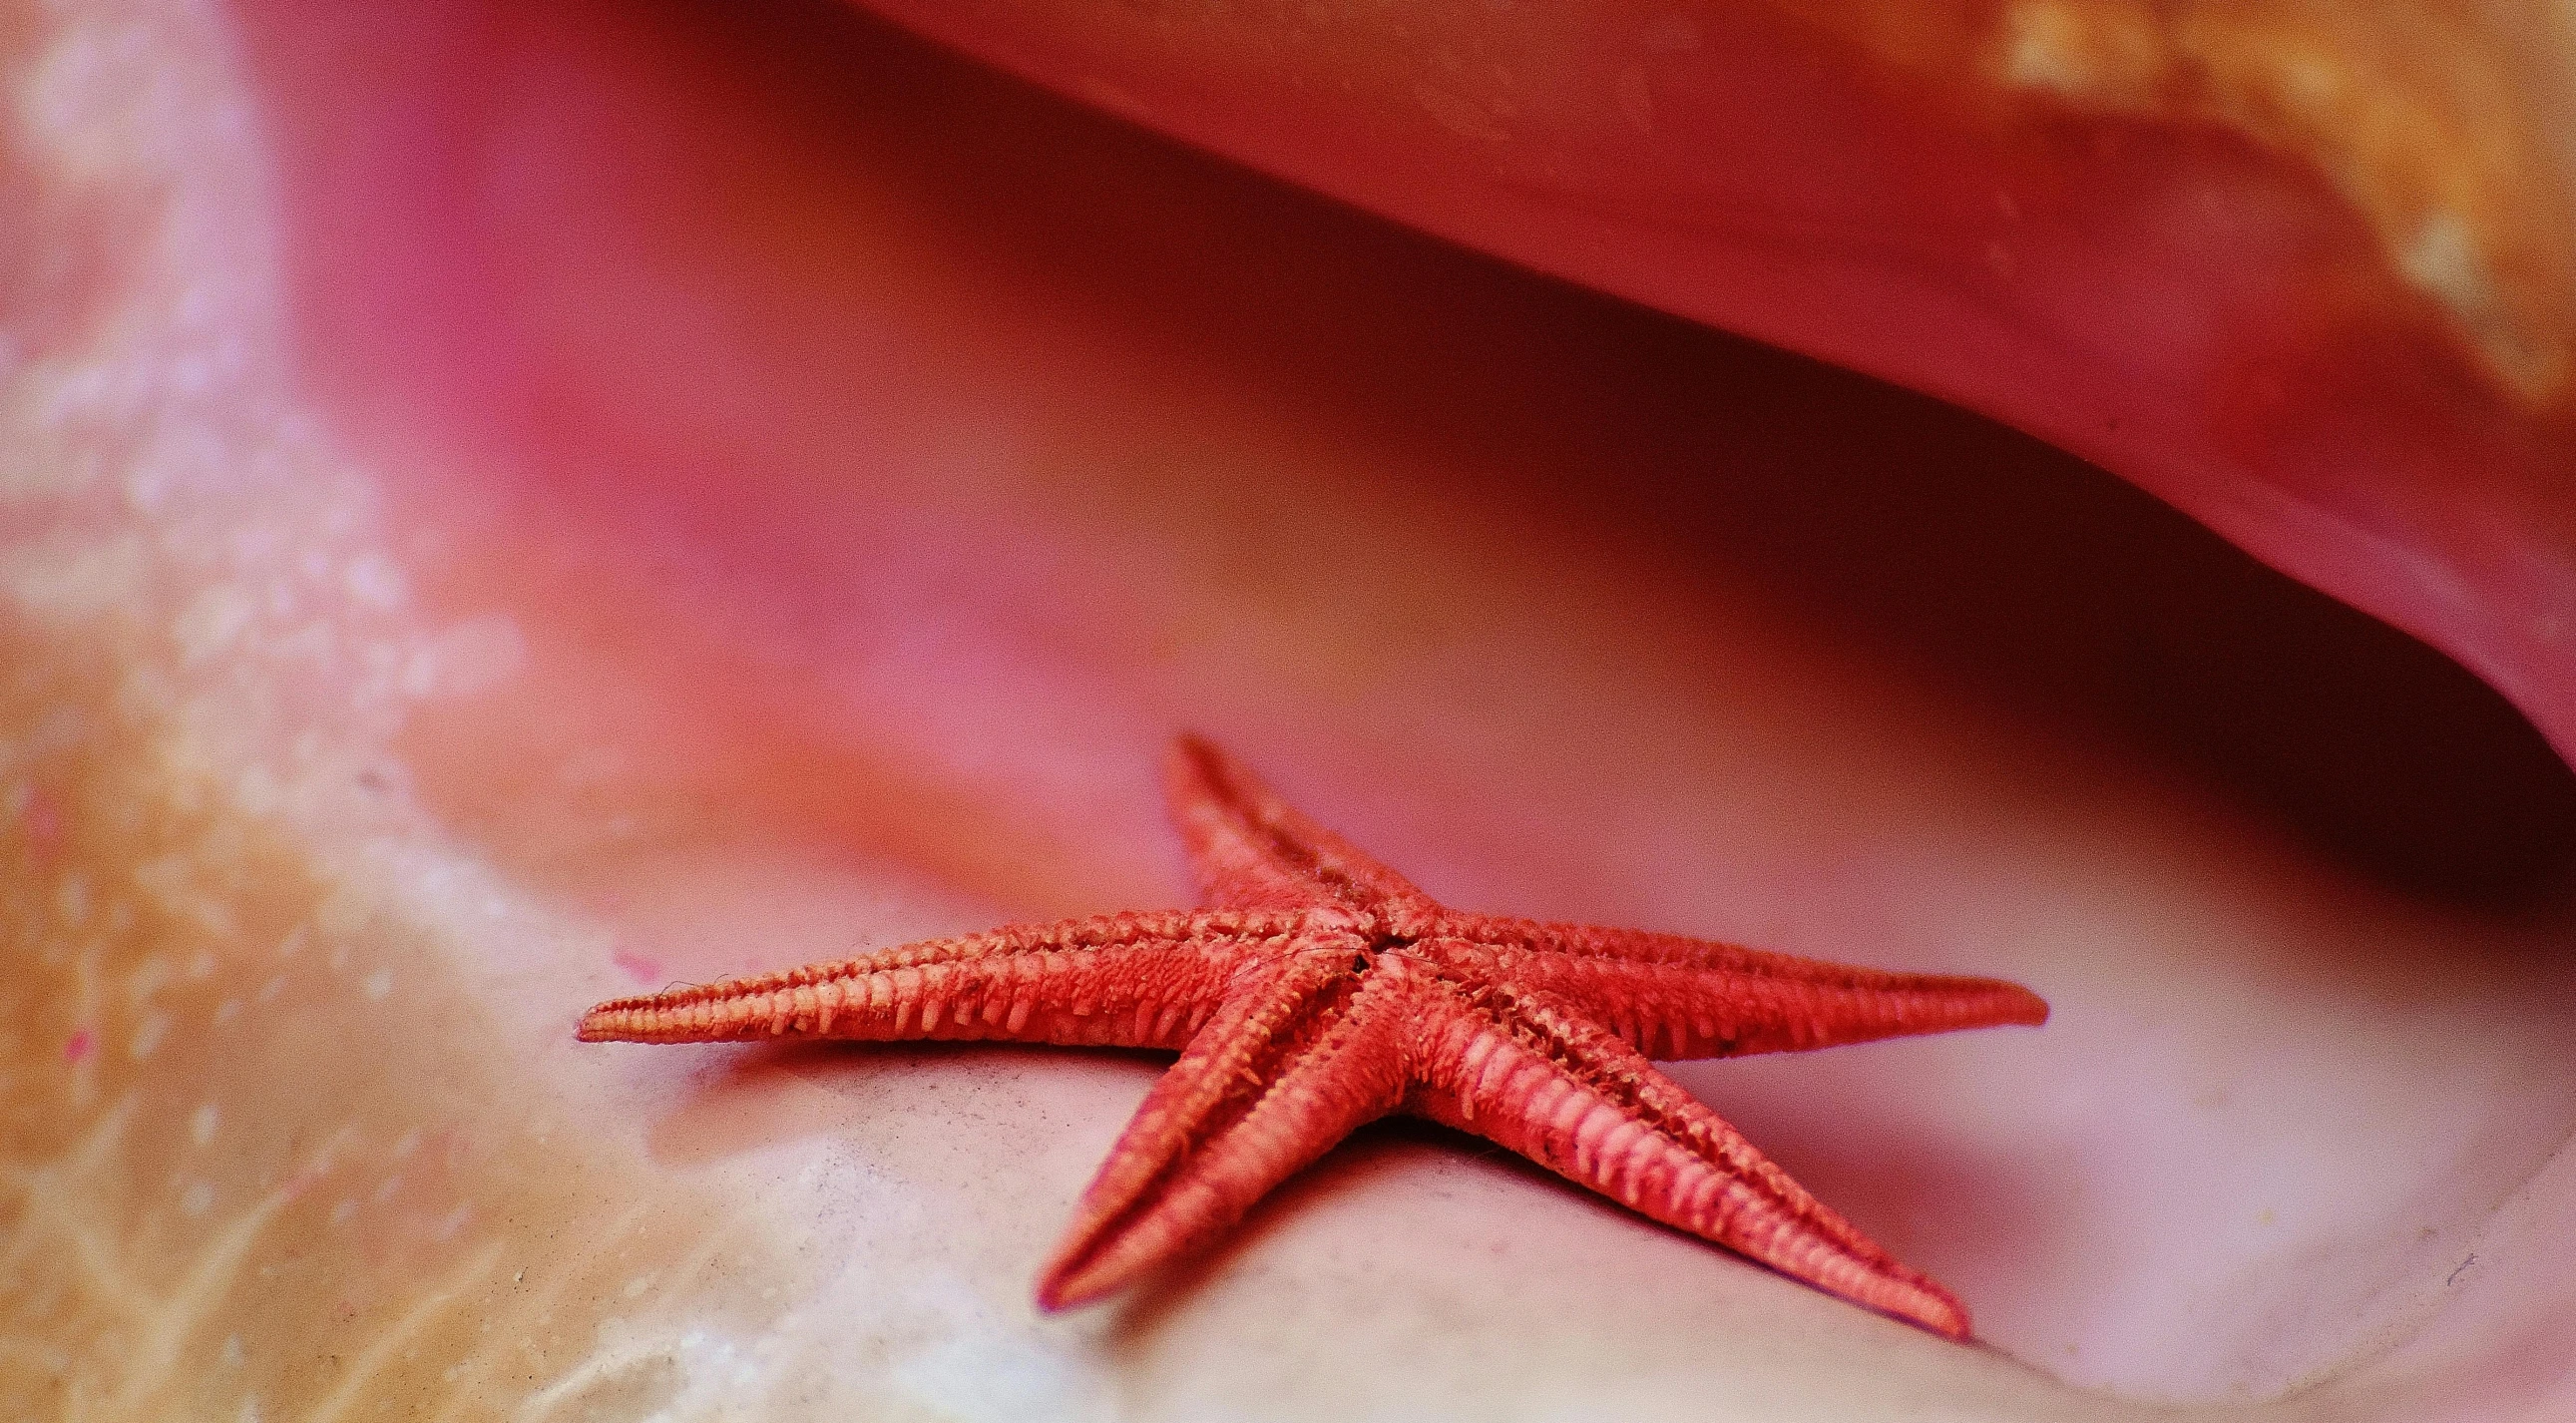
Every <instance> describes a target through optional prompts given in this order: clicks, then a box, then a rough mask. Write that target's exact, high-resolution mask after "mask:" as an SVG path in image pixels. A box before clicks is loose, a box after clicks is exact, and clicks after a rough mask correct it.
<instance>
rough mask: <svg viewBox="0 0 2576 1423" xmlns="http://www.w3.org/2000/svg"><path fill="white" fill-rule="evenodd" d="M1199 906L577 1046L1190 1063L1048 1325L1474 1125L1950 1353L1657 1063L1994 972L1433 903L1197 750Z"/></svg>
mask: <svg viewBox="0 0 2576 1423" xmlns="http://www.w3.org/2000/svg"><path fill="white" fill-rule="evenodd" d="M1167 788H1168V793H1169V796H1170V800H1171V808H1172V816H1173V819H1174V821H1175V822H1176V823H1177V824H1178V826H1179V828H1180V831H1181V834H1182V837H1183V839H1184V840H1185V842H1186V843H1187V846H1188V849H1189V856H1190V863H1191V866H1192V868H1193V870H1194V871H1195V873H1196V875H1197V878H1198V881H1199V888H1200V892H1201V894H1202V896H1203V897H1204V898H1205V899H1206V900H1207V902H1208V905H1209V907H1208V908H1206V909H1204V910H1201V911H1199V912H1197V913H1183V912H1177V911H1166V912H1148V913H1127V914H1113V915H1106V916H1101V917H1096V918H1089V919H1076V920H1068V921H1065V922H1062V923H1056V924H1047V925H1031V926H1019V927H1013V928H1006V929H1000V930H996V931H994V932H992V933H988V934H977V935H970V936H967V937H964V938H956V939H943V940H936V941H932V942H928V943H920V944H909V945H905V946H903V947H901V948H895V949H888V950H885V951H883V952H880V953H875V954H868V955H863V956H861V957H859V958H855V959H851V960H848V961H846V962H843V963H835V964H822V965H814V966H809V967H806V968H799V969H794V970H791V971H788V972H785V973H779V974H771V975H767V976H764V977H759V978H748V979H737V980H732V981H729V982H724V983H717V984H712V985H708V986H704V987H691V988H682V989H675V990H671V991H668V992H664V993H658V994H651V995H647V996H642V997H635V998H622V999H618V1000H616V1001H614V1002H609V1003H604V1004H601V1005H600V1006H598V1007H596V1008H594V1009H592V1010H591V1011H590V1012H589V1013H588V1014H587V1015H585V1016H584V1018H583V1019H582V1023H581V1030H580V1031H581V1036H582V1038H583V1039H585V1040H587V1041H594V1042H596V1041H632V1042H653V1043H671V1042H703V1041H725V1040H735V1039H745V1038H762V1037H782V1036H788V1035H794V1036H800V1037H833V1038H853V1039H860V1040H864V1041H876V1042H884V1041H895V1040H903V1039H918V1038H939V1039H970V1038H1000V1039H1007V1040H1011V1041H1017V1042H1043V1043H1059V1044H1068V1045H1100V1046H1115V1047H1131V1048H1163V1049H1177V1050H1178V1051H1179V1052H1180V1054H1181V1056H1180V1060H1179V1061H1178V1062H1177V1063H1175V1064H1174V1065H1173V1067H1172V1070H1171V1071H1170V1072H1169V1073H1167V1074H1165V1076H1164V1077H1163V1079H1162V1080H1161V1081H1160V1082H1159V1083H1157V1084H1156V1085H1155V1087H1154V1090H1153V1092H1152V1093H1151V1094H1150V1095H1149V1096H1147V1098H1146V1099H1145V1103H1144V1105H1143V1106H1142V1107H1140V1108H1139V1109H1138V1110H1137V1113H1136V1117H1135V1119H1134V1120H1133V1121H1132V1122H1130V1123H1129V1124H1128V1127H1127V1130H1126V1132H1125V1133H1124V1134H1123V1135H1122V1136H1121V1137H1120V1138H1119V1141H1118V1144H1117V1146H1116V1147H1115V1148H1114V1149H1113V1150H1112V1151H1111V1152H1110V1155H1109V1159H1108V1161H1107V1162H1106V1163H1104V1164H1103V1165H1102V1167H1101V1169H1100V1174H1099V1175H1098V1176H1097V1177H1095V1178H1094V1179H1093V1180H1092V1183H1091V1185H1090V1187H1089V1189H1087V1190H1086V1191H1085V1192H1084V1193H1083V1197H1082V1202H1081V1204H1080V1206H1079V1207H1078V1208H1077V1209H1076V1211H1075V1216H1074V1222H1073V1226H1072V1228H1071V1229H1070V1230H1069V1231H1068V1232H1067V1233H1066V1235H1065V1238H1064V1241H1063V1243H1062V1244H1061V1245H1059V1246H1058V1247H1057V1249H1056V1252H1055V1255H1054V1257H1053V1258H1052V1259H1051V1260H1050V1261H1049V1262H1048V1263H1047V1265H1046V1268H1045V1270H1044V1272H1043V1273H1042V1274H1041V1276H1040V1278H1039V1282H1038V1301H1039V1303H1040V1304H1042V1305H1044V1306H1045V1307H1047V1308H1050V1309H1054V1308H1061V1307H1063V1306H1066V1305H1073V1304H1080V1303H1084V1302H1086V1301H1090V1300H1094V1299H1097V1298H1100V1297H1101V1296H1103V1295H1106V1294H1109V1293H1111V1292H1113V1291H1115V1290H1117V1289H1119V1288H1121V1287H1122V1286H1125V1285H1127V1284H1129V1283H1132V1282H1133V1281H1135V1280H1136V1279H1137V1278H1138V1277H1139V1276H1141V1275H1143V1274H1145V1273H1147V1272H1149V1271H1151V1270H1153V1269H1155V1268H1157V1267H1158V1266H1161V1265H1163V1264H1166V1263H1168V1262H1170V1261H1172V1260H1174V1259H1176V1258H1178V1257H1180V1256H1182V1255H1185V1254H1188V1253H1190V1252H1192V1251H1194V1250H1197V1249H1199V1248H1200V1247H1202V1246H1204V1245H1206V1244H1207V1243H1208V1242H1209V1241H1211V1240H1213V1239H1214V1238H1215V1237H1216V1236H1218V1235H1219V1234H1221V1233H1223V1232H1224V1231H1225V1230H1226V1229H1227V1228H1228V1227H1230V1226H1232V1225H1233V1224H1234V1223H1235V1222H1237V1221H1238V1220H1240V1219H1241V1218H1242V1217H1243V1214H1244V1212H1246V1211H1247V1210H1249V1209H1251V1207H1252V1205H1253V1203H1254V1202H1255V1201H1257V1200H1259V1199H1260V1198H1261V1197H1262V1196H1263V1195H1264V1194H1266V1193H1267V1192H1268V1191H1269V1190H1270V1189H1271V1188H1272V1187H1274V1186H1276V1185H1278V1184H1279V1183H1280V1182H1282V1181H1284V1180H1286V1179H1287V1178H1288V1177H1289V1176H1290V1175H1292V1174H1294V1173H1295V1172H1296V1171H1298V1170H1299V1169H1300V1168H1302V1167H1304V1166H1306V1165H1307V1164H1309V1163H1311V1162H1312V1161H1314V1160H1315V1159H1316V1158H1317V1157H1319V1156H1321V1155H1323V1154H1324V1152H1326V1151H1328V1150H1330V1149H1331V1148H1332V1146H1333V1145H1334V1143H1336V1142H1338V1141H1340V1140H1341V1139H1342V1138H1343V1137H1345V1136H1347V1135H1348V1134H1350V1132H1351V1131H1353V1130H1354V1129H1356V1128H1357V1127H1359V1126H1361V1125H1362V1124H1364V1123H1367V1122H1369V1121H1372V1120H1375V1119H1376V1118H1378V1117H1382V1116H1385V1115H1387V1114H1389V1113H1391V1112H1406V1113H1410V1114H1412V1115H1415V1116H1421V1117H1428V1118H1430V1119H1432V1120H1434V1121H1439V1122H1443V1123H1446V1124H1448V1125H1450V1126H1454V1127H1457V1128H1460V1129H1462V1130H1465V1131H1470V1132H1473V1133H1475V1134H1477V1135H1479V1136H1482V1137H1484V1138H1486V1139H1487V1140H1490V1141H1492V1142H1494V1143H1496V1144H1497V1145H1500V1146H1504V1147H1507V1148H1509V1149H1511V1150H1513V1151H1515V1152H1518V1153H1520V1154H1521V1155H1523V1156H1526V1157H1528V1158H1529V1159H1530V1160H1532V1161H1535V1162H1537V1163H1539V1164H1540V1165H1542V1166H1545V1167H1547V1168H1548V1169H1549V1170H1551V1171H1554V1172H1556V1173H1557V1174H1559V1175H1561V1176H1564V1177H1565V1178H1566V1179H1568V1180H1571V1181H1575V1182H1578V1183H1580V1184H1582V1185H1585V1186H1588V1187H1590V1188H1592V1189H1593V1190H1596V1191H1599V1192H1600V1193H1602V1194H1603V1195H1606V1196H1609V1197H1610V1198H1612V1199H1614V1200H1616V1201H1618V1202H1620V1203H1621V1204H1623V1205H1625V1206H1627V1207H1629V1208H1630V1209H1632V1210H1635V1211H1637V1212H1639V1213H1641V1214H1643V1215H1646V1216H1650V1217H1652V1218H1653V1219H1655V1220H1658V1221H1661V1222H1663V1223H1664V1224H1666V1225H1670V1226H1673V1227H1675V1228H1677V1229H1681V1230H1686V1231H1688V1232H1690V1233H1691V1234H1693V1235H1696V1236H1699V1237H1700V1238H1702V1239H1704V1240H1709V1241H1713V1242H1715V1243H1717V1244H1720V1245H1724V1246H1726V1247H1728V1248H1730V1249H1732V1250H1736V1251H1739V1252H1741V1253H1742V1254H1744V1255H1747V1256H1750V1257H1751V1258H1753V1259H1755V1260H1758V1261H1760V1262H1761V1263H1763V1264H1765V1265H1768V1266H1770V1267H1771V1268H1773V1269H1775V1270H1778V1271H1780V1272H1781V1273H1783V1274H1786V1275H1790V1276H1793V1277H1795V1278H1797V1279H1801V1280H1805V1281H1807V1282H1808V1283H1810V1284H1813V1285H1815V1286H1816V1287H1817V1288H1819V1289H1823V1290H1828V1291H1831V1292H1832V1293H1834V1294H1838V1295H1841V1296H1843V1297H1844V1298H1846V1299H1849V1300H1852V1301H1854V1302H1856V1303H1859V1304H1863V1305H1867V1306H1868V1307H1870V1308H1872V1309H1876V1310H1880V1311H1882V1312H1884V1313H1887V1314H1890V1315H1894V1316H1896V1317H1898V1318H1900V1319H1906V1320H1911V1321H1913V1322H1914V1323H1917V1324H1920V1325H1922V1326H1923V1327H1924V1328H1926V1329H1930V1330H1933V1331H1934V1332H1936V1333H1940V1334H1944V1335H1947V1336H1949V1337H1951V1338H1962V1339H1963V1338H1966V1337H1967V1336H1968V1334H1969V1323H1968V1314H1967V1311H1966V1309H1965V1308H1964V1307H1963V1306H1961V1305H1960V1303H1959V1302H1958V1300H1957V1299H1955V1298H1954V1297H1952V1296H1951V1294H1950V1293H1949V1292H1948V1291H1947V1290H1944V1289H1943V1288H1941V1286H1940V1285H1938V1284H1936V1283H1934V1282H1933V1281H1932V1280H1930V1279H1928V1278H1926V1277H1925V1276H1923V1275H1922V1274H1920V1273H1918V1272H1916V1271H1914V1270H1911V1269H1908V1268H1906V1267H1905V1266H1904V1265H1902V1264H1900V1263H1898V1262H1897V1261H1896V1260H1895V1259H1894V1258H1893V1257H1891V1256H1890V1255H1889V1254H1888V1253H1887V1252H1886V1251H1885V1250H1883V1249H1881V1248H1880V1247H1879V1246H1878V1245H1877V1244H1875V1243H1874V1242H1872V1241H1871V1240H1870V1239H1869V1238H1868V1237H1866V1236H1864V1235H1862V1234H1861V1233H1860V1232H1859V1231H1858V1230H1857V1229H1855V1228H1853V1226H1852V1225H1851V1223H1850V1222H1848V1221H1846V1220H1844V1219H1843V1218H1842V1217H1841V1216H1839V1215H1837V1214H1835V1213H1834V1212H1833V1211H1832V1210H1831V1209H1829V1208H1828V1207H1826V1206H1825V1205H1824V1204H1823V1203H1822V1202H1820V1201H1818V1200H1817V1199H1816V1198H1815V1197H1813V1196H1811V1195H1809V1194H1808V1193H1807V1192H1806V1190H1805V1189H1804V1188H1802V1187H1800V1186H1799V1185H1798V1183H1797V1182H1795V1181H1793V1180H1791V1179H1789V1177H1788V1175H1787V1173H1785V1172H1783V1171H1782V1170H1781V1169H1780V1168H1779V1167H1777V1166H1775V1165H1773V1164H1772V1163H1771V1162H1770V1161H1769V1160H1768V1159H1767V1158H1765V1157H1764V1156H1763V1155H1762V1154H1761V1153H1760V1152H1759V1151H1756V1150H1755V1149H1754V1148H1753V1146H1752V1144H1751V1143H1749V1142H1747V1141H1746V1140H1745V1139H1744V1137H1743V1135H1742V1134H1741V1133H1739V1132H1737V1131H1736V1130H1735V1129H1734V1128H1733V1127H1731V1126H1729V1125H1728V1124H1727V1123H1726V1122H1725V1121H1724V1120H1723V1119H1721V1118H1719V1117H1718V1115H1717V1114H1716V1113H1714V1112H1711V1111H1710V1110H1709V1109H1708V1108H1707V1107H1705V1106H1703V1105H1701V1104H1700V1103H1699V1102H1698V1101H1697V1100H1696V1099H1695V1098H1693V1097H1692V1096H1691V1095H1690V1094H1689V1093H1688V1092H1687V1091H1685V1090H1683V1089H1682V1088H1681V1087H1680V1086H1679V1085H1678V1084H1676V1083H1675V1082H1673V1081H1672V1080H1671V1079H1670V1078H1668V1077H1666V1076H1664V1075H1663V1074H1662V1073H1660V1072H1657V1071H1656V1070H1655V1068H1654V1066H1653V1065H1652V1064H1651V1063H1650V1062H1648V1061H1647V1058H1646V1054H1648V1053H1659V1054H1660V1055H1663V1056H1666V1057H1671V1058H1689V1057H1722V1056H1731V1055H1735V1054H1740V1053H1756V1052H1779V1051H1788V1050H1794V1049H1800V1048H1816V1047H1830V1046H1833V1045H1835V1044H1838V1043H1852V1042H1866V1041H1869V1040H1871V1039H1875V1038H1886V1037H1898V1036H1905V1035H1910V1034H1915V1033H1932V1032H1943V1031H1947V1030H1949V1029H1952V1028H1973V1027H1990V1026H1994V1025H1998V1024H2004V1023H2029V1024H2037V1023H2040V1022H2043V1021H2045V1020H2046V1019H2047V1017H2048V1005H2047V1004H2046V1003H2044V1002H2042V1001H2041V1000H2040V999H2039V997H2038V996H2037V995H2035V994H2033V993H2031V992H2030V991H2029V990H2027V989H2024V988H2022V987H2020V986H2018V985H2015V984H2011V983H2004V982H2000V981H1997V980H1993V979H1982V978H1959V977H1939V976H1931V975H1921V974H1900V973H1888V972H1883V971H1879V970H1875V969H1865V968H1853V967H1847V966H1844V965H1840V964H1830V963H1821V962H1817V961H1814V960H1809V959H1799V958H1791V957H1788V956H1786V955H1780V954H1767V953H1761V952H1757V951H1754V950H1750V949H1742V948H1737V947H1735V946H1733V945H1729V944H1720V943H1711V942H1707V941H1703V940H1697V939H1685V938H1681V937H1678V936H1674V935H1665V934H1648V933H1640V932H1636V931H1630V930H1617V929H1603V928H1595V927H1591V926H1586V925H1567V924H1545V923H1538V922H1534V921H1530V920H1522V919H1506V918H1497V917H1492V916H1486V915H1477V914H1465V913H1460V912H1457V911H1455V910H1451V909H1447V908H1444V907H1442V906H1441V905H1439V904H1437V903H1435V902H1433V901H1432V900H1431V898H1430V897H1429V896H1427V895H1425V894H1424V893H1422V891H1420V890H1419V889H1416V888H1415V887H1414V886H1413V885H1412V884H1410V883H1408V882H1407V881H1406V880H1405V879H1404V878H1403V877H1402V876H1400V875H1398V874H1396V873H1395V872H1394V871H1393V870H1390V869H1388V868H1387V867H1385V866H1384V865H1381V864H1379V863H1377V862H1376V861H1375V860H1373V859H1371V858H1370V857H1369V856H1367V855H1366V854H1364V853H1362V852H1361V851H1359V850H1358V849H1356V848H1354V847H1352V846H1351V845H1349V844H1348V843H1346V842H1344V841H1343V840H1342V839H1341V838H1340V837H1338V836H1336V835H1334V834H1332V833H1331V832H1330V831H1327V830H1325V829H1323V828H1322V827H1320V826H1318V825H1316V824H1315V823H1314V822H1312V821H1310V820H1308V819H1307V818H1306V817H1305V816H1303V815H1301V814H1299V813H1298V812H1296V811H1295V810H1293V809H1291V808H1290V807H1289V806H1288V805H1286V804H1285V803H1284V802H1283V801H1281V800H1280V799H1279V797H1278V796H1277V795H1276V794H1274V793H1273V792H1272V791H1271V790H1270V789H1269V788H1268V787H1267V786H1265V785H1263V784H1262V783H1261V782H1260V781H1258V780H1256V779H1255V778H1254V777H1253V776H1252V775H1251V774H1250V773H1249V772H1247V771H1246V770H1244V768H1243V767H1241V766H1240V765H1238V764H1236V763H1235V762H1234V761H1232V760H1231V759H1229V758H1228V757H1226V756H1225V755H1224V754H1223V753H1222V752H1220V751H1218V750H1217V749H1216V748H1214V747H1213V746H1210V745H1208V744H1207V743H1205V742H1202V741H1197V740H1192V739H1184V740H1183V741H1182V742H1181V743H1180V744H1179V745H1178V746H1177V747H1176V748H1175V750H1174V752H1173V755H1172V758H1171V763H1170V767H1169V770H1168V773H1167Z"/></svg>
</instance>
